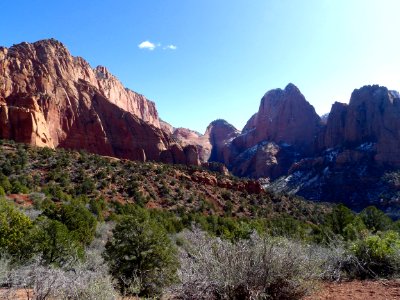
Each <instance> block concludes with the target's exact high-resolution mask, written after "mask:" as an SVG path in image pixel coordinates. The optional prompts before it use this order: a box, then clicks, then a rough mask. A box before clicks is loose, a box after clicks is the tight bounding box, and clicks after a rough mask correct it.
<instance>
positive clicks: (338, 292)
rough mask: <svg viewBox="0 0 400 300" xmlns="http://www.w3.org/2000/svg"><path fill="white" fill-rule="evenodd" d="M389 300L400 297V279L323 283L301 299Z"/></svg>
mask: <svg viewBox="0 0 400 300" xmlns="http://www.w3.org/2000/svg"><path fill="white" fill-rule="evenodd" d="M350 299H351V300H369V299H370V300H389V299H400V280H377V281H369V280H366V281H358V280H355V281H349V282H340V283H325V284H323V285H322V287H321V289H320V290H319V291H318V292H317V293H315V294H314V295H311V296H308V297H306V298H304V299H303V300H350Z"/></svg>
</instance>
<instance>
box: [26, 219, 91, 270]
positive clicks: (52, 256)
mask: <svg viewBox="0 0 400 300" xmlns="http://www.w3.org/2000/svg"><path fill="white" fill-rule="evenodd" d="M34 236H35V241H36V242H35V247H34V251H35V252H36V253H37V254H40V256H41V257H42V259H43V261H44V262H45V264H55V265H59V266H61V265H64V264H66V263H68V262H70V261H71V260H74V259H76V258H82V257H83V255H84V250H83V247H82V245H81V244H80V243H79V241H78V240H77V239H76V237H75V235H74V234H72V233H71V232H70V231H69V230H68V228H67V226H66V225H65V224H63V223H61V222H60V221H57V220H52V219H49V218H46V217H39V218H38V219H37V222H36V227H35V233H34Z"/></svg>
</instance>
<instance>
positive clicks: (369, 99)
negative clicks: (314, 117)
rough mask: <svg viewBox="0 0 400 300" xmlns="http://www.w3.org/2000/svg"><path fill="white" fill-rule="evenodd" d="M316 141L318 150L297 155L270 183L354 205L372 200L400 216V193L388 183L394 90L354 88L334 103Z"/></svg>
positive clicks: (398, 150) (398, 104) (396, 150)
mask: <svg viewBox="0 0 400 300" xmlns="http://www.w3.org/2000/svg"><path fill="white" fill-rule="evenodd" d="M321 136H322V138H321ZM319 141H320V151H318V152H317V153H316V154H315V155H313V156H311V157H308V158H306V159H301V160H298V161H297V162H296V163H294V164H293V165H292V166H291V168H290V169H289V172H288V174H287V176H285V177H283V178H282V179H280V180H278V181H276V182H274V183H272V184H271V186H270V187H271V188H273V189H274V190H275V191H279V192H282V191H283V192H288V193H296V194H298V195H301V196H304V197H306V198H307V199H311V200H317V201H318V200H324V201H333V202H343V203H345V204H346V205H348V206H349V207H351V208H353V209H355V210H361V209H362V208H364V207H366V206H368V205H376V206H378V207H379V208H381V209H383V210H385V211H386V212H387V213H389V214H392V215H393V216H395V217H399V215H400V201H399V199H400V198H399V195H400V194H399V192H398V190H397V188H396V187H393V186H392V185H390V178H391V177H393V178H397V177H398V168H399V167H400V163H399V160H400V158H399V157H400V156H399V155H400V96H399V94H398V93H397V92H393V91H388V90H387V88H385V87H380V86H377V85H374V86H364V87H362V88H360V89H356V90H354V92H353V93H352V95H351V99H350V102H349V104H348V105H347V104H343V103H335V104H333V106H332V110H331V112H330V114H329V117H328V120H327V124H326V127H325V128H324V130H323V131H322V132H321V134H320V139H319Z"/></svg>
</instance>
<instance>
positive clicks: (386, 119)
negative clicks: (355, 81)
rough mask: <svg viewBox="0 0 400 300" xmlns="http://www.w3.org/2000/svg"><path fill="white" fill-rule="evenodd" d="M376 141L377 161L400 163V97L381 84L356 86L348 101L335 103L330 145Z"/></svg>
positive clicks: (327, 140)
mask: <svg viewBox="0 0 400 300" xmlns="http://www.w3.org/2000/svg"><path fill="white" fill-rule="evenodd" d="M365 143H376V147H377V149H376V155H375V161H376V162H379V163H382V164H389V165H391V166H396V167H399V166H400V156H399V155H400V98H399V95H398V93H396V92H391V91H388V89H387V88H385V87H380V86H378V85H374V86H365V87H362V88H360V89H357V90H354V92H353V94H352V96H351V99H350V103H349V104H348V105H346V104H341V103H335V104H334V105H333V107H332V112H331V114H330V116H329V118H328V123H327V128H326V134H325V143H324V146H325V147H326V148H331V147H337V146H345V147H357V146H359V145H361V144H365Z"/></svg>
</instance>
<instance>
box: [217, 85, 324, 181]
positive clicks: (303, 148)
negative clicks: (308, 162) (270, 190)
mask: <svg viewBox="0 0 400 300" xmlns="http://www.w3.org/2000/svg"><path fill="white" fill-rule="evenodd" d="M321 126H322V123H321V120H320V117H319V116H318V115H317V114H316V112H315V110H314V108H313V106H312V105H310V104H309V103H308V102H307V101H306V99H305V98H304V96H303V95H302V94H301V93H300V91H299V89H298V88H297V87H296V86H294V85H293V84H289V85H287V86H286V88H285V89H284V90H281V89H275V90H272V91H269V92H267V93H266V94H265V96H264V97H263V98H262V99H261V103H260V107H259V110H258V112H257V113H256V114H254V115H253V116H252V117H251V118H250V119H249V121H248V122H247V124H246V126H245V127H244V128H243V131H242V133H241V134H239V132H235V133H234V134H230V135H227V134H226V132H223V134H221V136H225V138H221V137H219V140H220V141H221V140H222V141H223V142H222V143H221V142H220V143H214V144H215V145H216V146H214V144H213V150H212V151H213V154H214V153H215V155H211V159H212V160H215V161H220V162H224V163H225V164H226V165H227V166H228V167H229V169H231V170H232V171H233V173H234V174H236V175H238V176H250V177H256V178H258V177H270V178H276V177H278V176H281V175H284V174H286V173H287V171H288V169H289V168H290V166H291V165H292V163H294V162H295V161H296V160H298V159H299V158H301V157H306V156H309V155H312V154H313V153H315V150H316V147H317V144H318V136H319V133H320V131H321ZM228 132H229V130H228Z"/></svg>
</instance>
